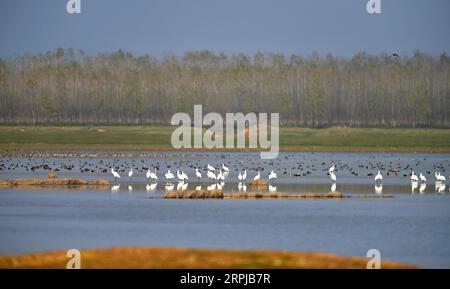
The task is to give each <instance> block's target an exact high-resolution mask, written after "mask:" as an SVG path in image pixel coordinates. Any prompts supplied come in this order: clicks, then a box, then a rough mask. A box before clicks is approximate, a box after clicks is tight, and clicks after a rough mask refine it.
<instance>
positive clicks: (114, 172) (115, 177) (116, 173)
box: [111, 168, 120, 181]
mask: <svg viewBox="0 0 450 289" xmlns="http://www.w3.org/2000/svg"><path fill="white" fill-rule="evenodd" d="M111 174H112V175H113V177H114V181H117V179H120V175H119V173H118V172H116V171H115V170H114V169H113V168H111Z"/></svg>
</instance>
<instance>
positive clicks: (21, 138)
mask: <svg viewBox="0 0 450 289" xmlns="http://www.w3.org/2000/svg"><path fill="white" fill-rule="evenodd" d="M174 128H175V127H170V126H65V127H64V126H0V148H2V149H25V148H27V149H104V150H127V149H136V150H157V149H172V146H171V143H170V138H171V134H172V131H173V130H174ZM280 146H281V150H284V151H393V152H414V151H417V152H450V129H398V128H396V129H384V128H341V127H335V128H325V129H312V128H296V127H286V128H281V130H280Z"/></svg>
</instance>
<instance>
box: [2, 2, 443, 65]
mask: <svg viewBox="0 0 450 289" xmlns="http://www.w3.org/2000/svg"><path fill="white" fill-rule="evenodd" d="M67 1H68V0H1V1H0V57H14V56H18V55H22V54H27V53H37V52H46V51H49V50H55V49H56V48H58V47H62V48H74V49H82V50H84V51H85V52H86V53H88V54H95V53H98V52H111V51H115V50H118V49H122V50H126V51H130V52H132V53H134V54H136V55H143V54H150V55H153V56H157V57H159V56H163V55H165V54H166V53H168V52H171V53H175V54H178V55H181V54H183V53H184V52H186V51H194V50H203V49H208V50H211V51H214V52H225V53H227V54H233V53H241V52H243V53H250V54H251V53H255V52H257V51H261V52H275V53H283V54H286V55H289V54H292V53H296V54H302V55H309V54H311V53H313V52H317V53H319V54H326V53H332V54H334V55H338V56H351V55H353V54H355V53H358V52H361V51H365V52H368V53H370V54H378V53H383V52H385V53H399V54H412V53H413V51H415V50H421V51H423V52H425V53H428V54H431V55H439V54H441V53H442V52H446V53H447V54H449V52H450V17H449V15H450V1H449V0H381V9H382V10H381V11H382V13H381V14H369V13H368V12H367V10H366V4H367V2H368V0H80V1H81V14H68V13H67V12H66V3H67Z"/></svg>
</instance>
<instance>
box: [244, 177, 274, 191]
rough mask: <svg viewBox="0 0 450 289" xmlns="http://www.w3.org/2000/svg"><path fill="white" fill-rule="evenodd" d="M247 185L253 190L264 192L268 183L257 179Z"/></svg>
mask: <svg viewBox="0 0 450 289" xmlns="http://www.w3.org/2000/svg"><path fill="white" fill-rule="evenodd" d="M248 185H249V187H250V188H252V189H254V190H264V189H266V188H267V187H268V186H269V183H268V182H267V181H264V180H261V179H259V180H253V181H251V182H250V183H249V184H248Z"/></svg>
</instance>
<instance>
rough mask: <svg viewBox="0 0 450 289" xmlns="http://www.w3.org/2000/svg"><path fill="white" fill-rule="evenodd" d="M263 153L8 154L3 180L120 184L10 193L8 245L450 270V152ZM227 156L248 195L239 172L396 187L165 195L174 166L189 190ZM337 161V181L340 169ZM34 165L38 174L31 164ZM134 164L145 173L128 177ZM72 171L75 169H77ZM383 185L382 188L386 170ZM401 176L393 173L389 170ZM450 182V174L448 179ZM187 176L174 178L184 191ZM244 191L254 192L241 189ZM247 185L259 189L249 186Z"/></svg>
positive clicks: (6, 248)
mask: <svg viewBox="0 0 450 289" xmlns="http://www.w3.org/2000/svg"><path fill="white" fill-rule="evenodd" d="M258 156H259V154H256V153H255V154H253V153H206V152H205V153H201V152H193V153H174V152H148V153H139V154H132V153H129V154H128V153H125V154H124V155H116V154H106V153H105V154H94V153H93V152H74V153H73V155H67V154H65V155H59V154H58V155H48V156H32V157H28V156H23V157H6V156H5V157H2V158H0V169H1V170H0V178H1V179H12V178H19V177H42V176H46V174H47V172H48V171H49V170H50V169H51V170H56V171H58V174H59V175H60V177H79V178H83V179H108V180H112V178H111V176H110V174H109V172H104V170H105V169H106V170H109V167H110V166H114V167H116V168H117V169H118V170H119V171H121V174H122V178H121V181H120V182H118V183H117V184H120V187H119V188H117V187H113V188H106V189H104V190H77V189H40V188H27V189H24V188H17V189H13V188H3V189H0V253H1V254H18V253H25V252H34V251H46V250H57V249H61V250H66V249H69V248H77V249H83V248H97V247H111V246H177V247H208V248H239V249H281V250H299V251H321V252H329V253H334V254H338V255H349V256H360V257H365V255H366V252H367V251H368V250H369V249H372V248H374V249H378V250H380V252H381V255H382V258H384V259H389V260H393V261H399V262H406V263H411V264H418V265H420V266H423V267H433V268H434V267H439V268H440V267H444V268H449V267H450V247H449V246H448V243H449V241H450V195H449V188H448V187H449V186H448V185H447V186H445V184H438V185H436V184H435V179H434V172H435V171H439V172H442V173H445V175H446V177H447V178H448V174H449V172H450V154H382V153H282V154H280V157H279V158H278V159H276V160H273V161H267V160H266V161H263V160H260V159H259V158H258ZM208 163H209V164H211V165H213V166H215V167H217V168H218V167H219V165H220V164H222V163H225V164H226V165H227V166H228V167H229V168H230V174H229V176H228V177H227V180H226V181H225V186H224V190H225V191H227V192H234V191H239V186H238V184H237V174H238V171H240V170H243V169H244V168H247V169H248V175H249V178H248V179H251V178H253V176H254V175H255V174H256V170H258V169H259V170H260V171H262V178H267V174H268V172H269V171H270V170H272V169H273V170H275V171H276V172H277V174H278V180H277V182H276V183H274V184H273V186H272V188H271V189H272V190H277V191H279V192H299V193H302V192H328V191H330V190H331V189H335V190H337V191H340V192H342V193H344V194H346V195H350V196H358V195H360V194H374V195H375V194H389V195H393V196H394V197H393V198H385V199H360V198H349V199H327V200H311V199H304V200H165V199H161V198H160V196H161V195H162V194H163V193H164V191H165V190H166V189H167V188H166V183H165V182H164V180H163V173H164V172H165V171H166V170H167V168H168V167H170V169H171V170H172V171H176V169H182V170H183V171H185V172H187V173H188V175H189V176H190V180H191V182H189V184H188V188H189V189H195V188H196V187H197V186H202V188H207V186H208V185H210V183H209V182H208V180H207V179H206V178H203V179H200V180H197V179H195V178H194V173H193V172H194V168H195V167H200V168H201V171H202V173H204V172H205V171H204V170H203V168H204V167H205V166H206V164H208ZM332 163H335V164H336V167H337V171H336V175H337V185H336V188H331V182H330V178H329V176H328V175H327V172H328V167H329V166H330V165H331V164H332ZM146 166H149V167H151V168H154V167H157V168H159V170H158V176H159V177H160V180H159V182H158V184H156V185H153V186H152V187H150V186H147V185H146V180H145V176H144V174H145V171H146V169H145V167H146ZM32 167H34V169H33V170H32V169H31V168H32ZM129 167H133V168H134V170H135V171H134V173H135V176H134V177H133V179H131V180H128V178H125V175H126V172H128V169H129ZM69 168H70V169H69ZM379 168H380V169H381V170H382V173H383V175H384V180H383V186H382V188H381V190H380V187H377V188H376V187H375V186H374V181H373V176H372V175H369V174H376V173H377V170H378V169H379ZM412 170H414V171H415V172H416V174H419V173H423V174H424V175H425V176H426V177H427V179H428V181H427V185H426V186H423V185H422V186H420V184H419V185H418V186H417V187H412V186H411V182H410V180H409V176H405V175H407V174H409V173H411V171H412ZM388 172H389V175H387V174H388ZM447 182H448V181H447ZM176 186H177V184H174V187H175V188H176ZM241 190H243V188H242V187H241ZM247 191H250V189H249V188H247Z"/></svg>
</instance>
